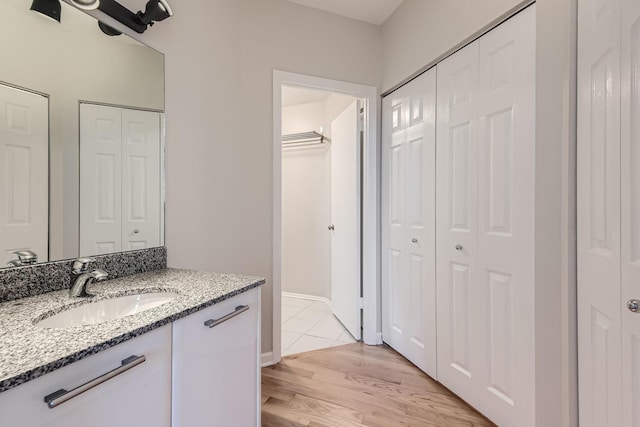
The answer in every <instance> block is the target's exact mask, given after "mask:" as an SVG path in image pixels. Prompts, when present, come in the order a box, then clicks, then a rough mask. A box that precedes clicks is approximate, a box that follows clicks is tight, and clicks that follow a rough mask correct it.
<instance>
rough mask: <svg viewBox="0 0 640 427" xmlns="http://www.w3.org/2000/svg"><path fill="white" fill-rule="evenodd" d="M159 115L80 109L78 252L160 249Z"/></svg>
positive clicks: (89, 107)
mask: <svg viewBox="0 0 640 427" xmlns="http://www.w3.org/2000/svg"><path fill="white" fill-rule="evenodd" d="M160 125H161V124H160V113H157V112H151V111H139V110H130V109H124V108H117V107H107V106H101V105H93V104H81V105H80V253H81V254H82V255H97V254H105V253H112V252H118V251H127V250H134V249H144V248H149V247H156V246H160V234H161V230H160V229H161V222H160V216H161V207H162V206H161V202H160V200H161V194H160V193H161V187H160V150H161V144H160V141H161V139H160Z"/></svg>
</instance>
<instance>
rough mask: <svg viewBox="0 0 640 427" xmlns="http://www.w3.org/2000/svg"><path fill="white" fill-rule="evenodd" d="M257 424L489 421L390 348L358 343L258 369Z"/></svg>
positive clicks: (455, 426) (306, 426) (475, 426)
mask: <svg viewBox="0 0 640 427" xmlns="http://www.w3.org/2000/svg"><path fill="white" fill-rule="evenodd" d="M262 426H263V427H352V426H353V427H365V426H366V427H395V426H408V427H462V426H465V427H481V426H494V424H493V423H491V422H490V421H489V420H487V419H486V418H484V417H483V416H482V415H481V414H479V413H478V412H477V411H475V410H474V409H473V408H472V407H470V406H469V405H467V404H466V403H465V402H464V401H463V400H461V399H460V398H459V397H457V396H456V395H454V394H453V393H451V392H450V391H449V390H447V389H446V388H445V387H443V386H442V385H440V384H439V383H437V382H436V381H434V380H433V379H431V378H430V377H429V376H427V375H425V374H424V373H423V372H422V371H420V370H419V369H418V368H416V367H415V366H413V365H412V364H411V363H409V362H408V361H407V360H406V359H404V358H403V357H402V356H400V355H399V354H398V353H396V352H395V351H394V350H393V349H391V348H390V347H388V346H386V345H384V346H375V347H373V346H367V345H365V344H362V343H356V344H349V345H344V346H340V347H331V348H327V349H323V350H316V351H311V352H308V353H301V354H295V355H291V356H287V357H284V358H283V359H282V361H281V362H280V363H279V364H277V365H274V366H270V367H267V368H263V369H262Z"/></svg>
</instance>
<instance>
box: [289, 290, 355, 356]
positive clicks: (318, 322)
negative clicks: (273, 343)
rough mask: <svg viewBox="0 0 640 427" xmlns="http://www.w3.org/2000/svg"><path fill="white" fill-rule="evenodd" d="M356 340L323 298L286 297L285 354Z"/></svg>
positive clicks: (349, 342)
mask: <svg viewBox="0 0 640 427" xmlns="http://www.w3.org/2000/svg"><path fill="white" fill-rule="evenodd" d="M354 342H356V340H354V339H353V337H352V336H351V334H349V332H347V330H346V329H345V328H344V326H342V324H341V323H340V322H339V321H338V319H336V317H335V316H334V315H333V313H332V312H331V307H329V306H328V305H327V304H325V303H324V302H321V301H311V300H307V299H302V298H293V297H289V296H286V297H285V296H283V297H282V355H283V356H288V355H290V354H295V353H303V352H305V351H311V350H318V349H321V348H327V347H334V346H338V345H344V344H351V343H354Z"/></svg>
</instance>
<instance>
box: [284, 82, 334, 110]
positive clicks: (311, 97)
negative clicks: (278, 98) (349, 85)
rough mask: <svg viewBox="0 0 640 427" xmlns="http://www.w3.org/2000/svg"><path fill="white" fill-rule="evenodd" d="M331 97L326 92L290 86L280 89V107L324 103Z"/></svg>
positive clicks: (329, 93)
mask: <svg viewBox="0 0 640 427" xmlns="http://www.w3.org/2000/svg"><path fill="white" fill-rule="evenodd" d="M330 96H331V92H328V91H326V90H316V89H305V88H299V87H292V86H283V87H282V106H283V107H290V106H292V105H300V104H309V103H311V102H319V101H324V100H326V99H327V98H329V97H330Z"/></svg>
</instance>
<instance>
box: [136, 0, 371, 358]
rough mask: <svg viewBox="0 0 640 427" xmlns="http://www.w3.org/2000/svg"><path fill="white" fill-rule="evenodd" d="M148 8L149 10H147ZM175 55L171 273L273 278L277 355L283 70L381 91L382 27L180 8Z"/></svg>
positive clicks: (169, 62)
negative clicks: (276, 111)
mask: <svg viewBox="0 0 640 427" xmlns="http://www.w3.org/2000/svg"><path fill="white" fill-rule="evenodd" d="M142 3H143V2H141V3H140V6H142ZM171 6H172V8H173V11H174V16H173V17H172V18H170V19H168V20H166V21H163V22H160V23H158V24H156V25H155V26H154V27H153V28H151V29H149V30H148V31H147V33H145V34H144V35H143V36H141V37H140V39H141V40H143V41H145V42H147V43H148V44H149V45H151V46H152V47H154V48H156V49H158V50H160V51H161V52H164V53H165V55H166V56H165V64H166V115H167V157H166V168H167V217H166V231H167V234H166V246H167V249H168V256H169V265H170V266H171V267H185V268H195V269H201V270H209V271H226V272H238V273H245V274H256V275H260V276H264V277H266V278H267V285H266V286H265V287H264V292H263V294H262V295H263V301H262V350H263V352H267V351H270V350H271V348H272V342H271V341H272V339H271V337H272V327H271V323H272V304H273V302H272V287H271V285H272V284H271V277H272V244H273V239H272V236H273V230H272V222H273V221H272V212H273V203H272V200H273V189H272V182H273V181H272V180H273V178H272V165H273V158H272V151H273V150H272V147H273V146H272V120H273V107H272V78H273V69H279V70H284V71H292V72H296V73H301V74H308V75H315V76H322V77H326V78H330V79H336V80H343V81H349V82H355V83H361V84H366V85H371V86H376V87H377V86H379V82H380V68H381V64H380V50H381V42H380V30H379V28H378V27H376V26H374V25H370V24H366V23H363V22H359V21H354V20H351V19H347V18H342V17H338V16H335V15H332V14H329V13H326V12H322V11H319V10H315V9H310V8H307V7H304V6H300V5H296V4H293V3H290V2H287V1H285V0H171Z"/></svg>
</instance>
